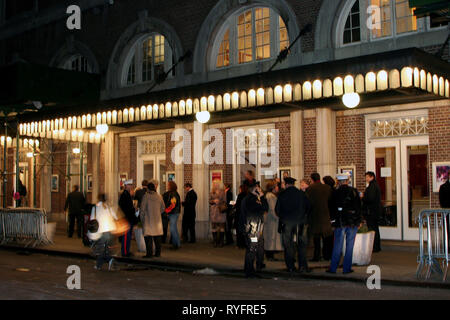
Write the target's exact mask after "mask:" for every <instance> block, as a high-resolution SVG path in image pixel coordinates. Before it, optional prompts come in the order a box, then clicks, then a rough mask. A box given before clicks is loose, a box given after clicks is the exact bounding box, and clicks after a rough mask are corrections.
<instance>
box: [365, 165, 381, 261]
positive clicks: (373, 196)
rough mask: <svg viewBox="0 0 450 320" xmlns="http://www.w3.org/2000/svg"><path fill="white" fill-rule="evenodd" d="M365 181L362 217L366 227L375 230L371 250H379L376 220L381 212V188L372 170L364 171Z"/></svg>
mask: <svg viewBox="0 0 450 320" xmlns="http://www.w3.org/2000/svg"><path fill="white" fill-rule="evenodd" d="M366 182H367V183H368V186H367V188H366V190H365V191H364V193H363V195H362V201H363V212H364V219H365V220H366V222H367V227H368V228H369V229H370V230H372V231H375V241H374V242H373V252H380V251H381V239H380V229H379V227H378V221H379V219H380V214H381V189H380V186H379V185H378V183H377V180H376V179H375V173H373V172H372V171H369V172H367V173H366Z"/></svg>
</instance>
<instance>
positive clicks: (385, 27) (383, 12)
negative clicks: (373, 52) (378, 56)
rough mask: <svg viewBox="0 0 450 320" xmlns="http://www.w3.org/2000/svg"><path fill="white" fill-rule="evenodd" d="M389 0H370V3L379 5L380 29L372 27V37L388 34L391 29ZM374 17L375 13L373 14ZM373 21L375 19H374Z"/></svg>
mask: <svg viewBox="0 0 450 320" xmlns="http://www.w3.org/2000/svg"><path fill="white" fill-rule="evenodd" d="M390 1H391V0H381V1H380V0H371V2H370V4H371V5H374V6H379V7H380V27H381V29H377V28H373V29H372V37H374V38H381V37H386V36H390V35H391V34H392V31H391V3H390ZM374 18H375V15H374ZM374 22H375V21H374Z"/></svg>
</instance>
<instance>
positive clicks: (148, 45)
mask: <svg viewBox="0 0 450 320" xmlns="http://www.w3.org/2000/svg"><path fill="white" fill-rule="evenodd" d="M152 43H153V39H152V37H150V38H148V39H146V40H144V41H143V42H142V81H144V82H145V81H149V80H151V79H152V63H153V61H152V56H153V45H152Z"/></svg>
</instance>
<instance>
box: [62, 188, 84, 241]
mask: <svg viewBox="0 0 450 320" xmlns="http://www.w3.org/2000/svg"><path fill="white" fill-rule="evenodd" d="M78 190H79V187H78V186H77V185H74V186H73V187H72V192H71V193H69V194H68V195H67V199H66V204H65V206H64V211H66V210H67V209H69V230H68V236H69V238H72V236H73V232H74V229H75V220H76V221H77V235H78V238H81V233H82V232H81V230H82V226H83V209H84V206H85V204H86V200H85V198H84V195H83V194H82V193H81V192H80V191H78Z"/></svg>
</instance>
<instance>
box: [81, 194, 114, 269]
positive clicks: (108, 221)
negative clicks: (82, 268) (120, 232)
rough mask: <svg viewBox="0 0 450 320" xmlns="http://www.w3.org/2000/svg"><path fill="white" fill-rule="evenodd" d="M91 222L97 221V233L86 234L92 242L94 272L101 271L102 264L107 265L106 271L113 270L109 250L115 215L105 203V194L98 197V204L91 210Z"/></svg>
mask: <svg viewBox="0 0 450 320" xmlns="http://www.w3.org/2000/svg"><path fill="white" fill-rule="evenodd" d="M90 219H91V220H97V222H98V230H97V232H94V233H91V232H88V233H87V236H88V237H89V239H90V240H92V241H93V242H94V243H93V246H92V249H93V252H94V255H95V256H96V258H97V264H96V265H95V269H96V270H101V269H102V265H103V264H104V263H108V269H109V270H112V269H113V262H114V260H113V258H112V257H111V253H110V248H111V247H112V239H113V236H112V233H114V231H115V230H116V223H115V220H117V215H116V213H115V212H114V210H113V209H111V208H110V207H109V206H108V204H107V203H106V196H105V194H99V195H98V203H97V204H96V205H95V206H94V207H93V208H92V211H91V217H90Z"/></svg>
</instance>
